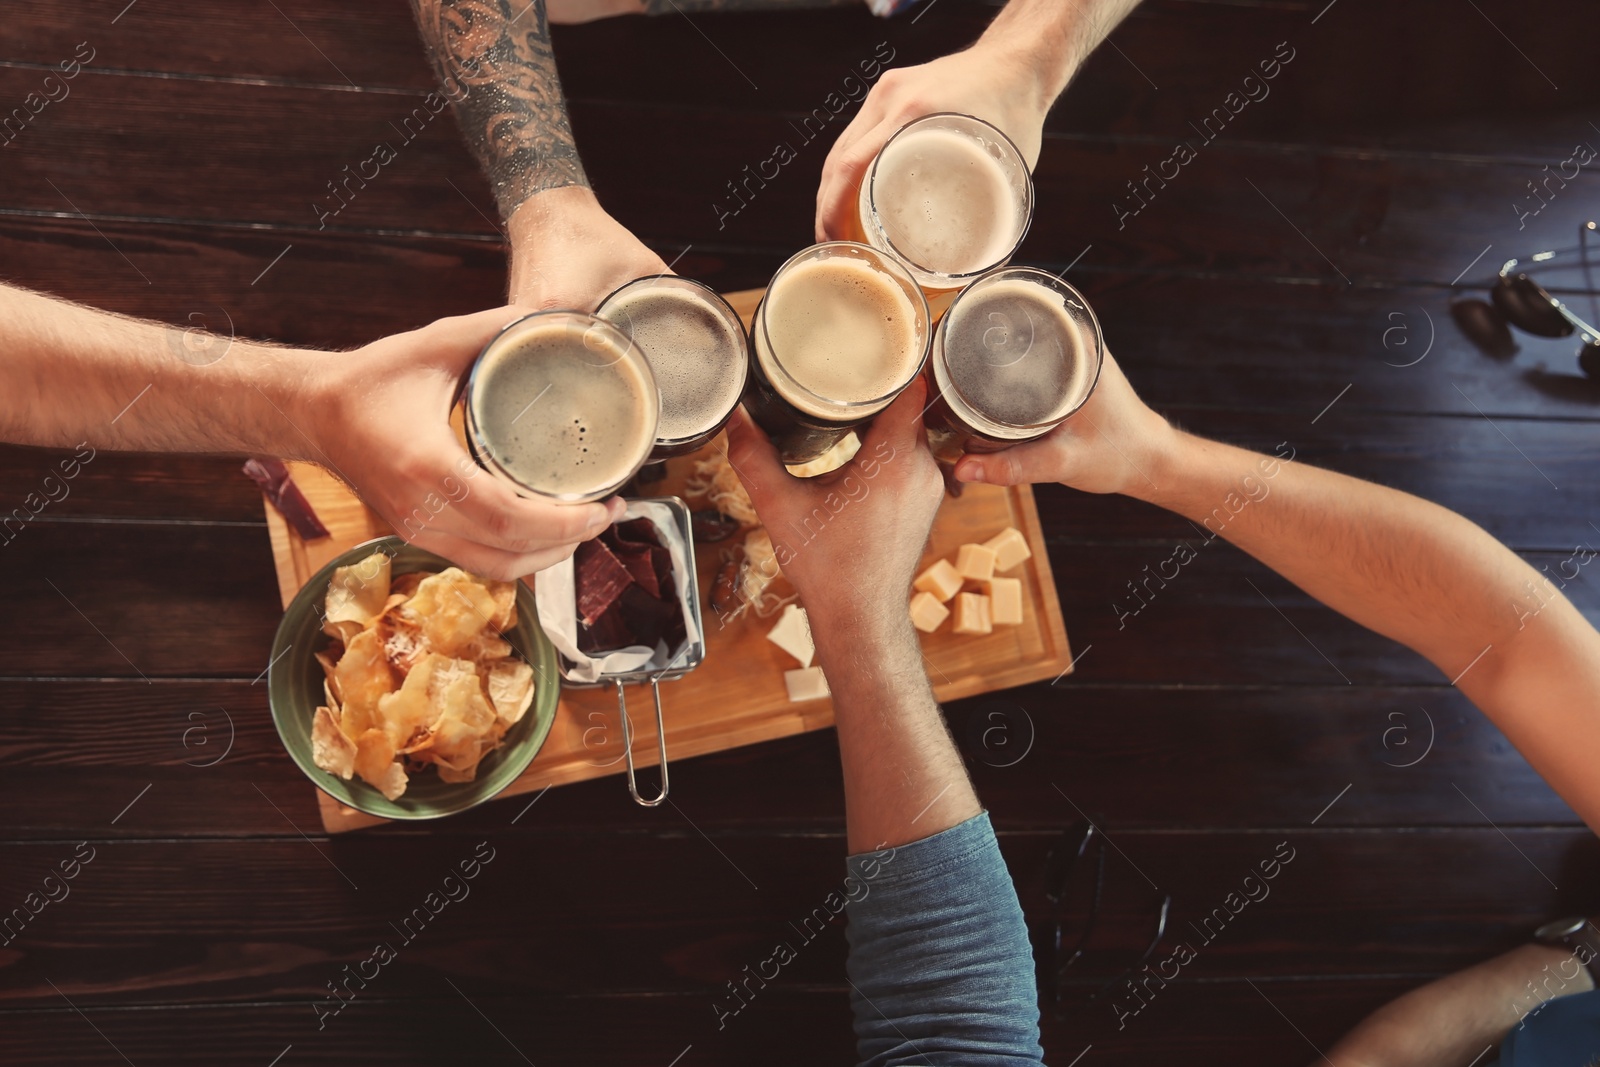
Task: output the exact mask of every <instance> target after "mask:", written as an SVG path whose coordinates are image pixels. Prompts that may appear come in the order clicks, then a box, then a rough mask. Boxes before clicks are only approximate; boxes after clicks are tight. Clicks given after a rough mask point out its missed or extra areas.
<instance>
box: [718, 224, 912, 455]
mask: <svg viewBox="0 0 1600 1067" xmlns="http://www.w3.org/2000/svg"><path fill="white" fill-rule="evenodd" d="M931 332H932V331H931V330H930V329H929V325H928V302H927V300H926V299H925V298H924V297H923V295H922V290H921V289H919V288H917V283H916V282H915V281H914V280H912V277H911V275H910V274H909V273H907V271H906V269H905V267H903V266H902V265H901V264H900V263H899V262H898V261H897V260H896V259H895V258H894V257H893V256H891V255H888V254H886V253H884V252H880V251H878V250H877V249H875V248H868V247H867V246H866V245H862V244H856V243H853V242H850V241H830V242H828V243H826V244H820V245H812V246H811V247H810V248H807V249H805V250H804V251H801V252H799V253H797V254H796V255H794V256H793V257H791V258H790V259H789V261H788V262H787V263H785V264H784V265H783V266H782V267H780V268H779V269H778V273H777V274H775V275H773V277H772V282H771V284H769V285H768V286H767V291H766V295H764V296H763V297H762V298H761V303H760V304H759V305H757V307H756V313H755V317H754V318H753V319H752V320H751V323H750V336H751V346H750V350H751V359H750V378H749V381H748V383H747V384H746V385H745V392H744V405H745V409H746V410H748V411H749V412H750V416H751V417H752V418H753V419H755V421H756V422H757V423H758V424H759V425H760V426H761V428H762V429H764V430H766V432H767V434H768V435H769V436H770V437H771V438H772V443H773V444H774V445H776V446H777V448H778V452H779V455H780V456H781V458H782V459H783V462H784V463H786V464H789V465H794V464H797V463H807V462H809V461H811V460H813V459H816V458H817V457H818V456H820V455H822V454H823V453H824V452H826V451H827V450H828V449H829V448H831V447H833V445H834V444H835V443H837V442H838V441H839V440H840V439H841V438H843V437H844V436H845V435H846V434H847V433H849V432H850V431H851V430H853V429H855V428H856V427H857V426H860V425H862V424H864V423H866V422H867V421H868V420H870V419H871V418H872V417H873V416H874V415H876V414H878V412H880V411H882V410H883V409H884V408H886V407H888V406H889V405H890V404H891V403H893V401H894V398H895V397H897V396H899V395H900V393H901V392H902V391H904V389H905V387H906V386H907V385H910V384H911V382H912V380H913V379H914V378H916V376H917V375H918V374H920V373H922V368H923V365H924V364H925V363H926V361H927V357H928V342H929V334H930V333H931Z"/></svg>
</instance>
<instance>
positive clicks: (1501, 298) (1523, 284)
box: [1491, 274, 1572, 337]
mask: <svg viewBox="0 0 1600 1067" xmlns="http://www.w3.org/2000/svg"><path fill="white" fill-rule="evenodd" d="M1491 295H1492V296H1493V297H1494V306H1495V307H1496V308H1498V309H1499V310H1500V314H1502V315H1504V316H1505V317H1506V320H1507V321H1508V322H1510V323H1512V324H1513V325H1515V326H1517V327H1519V328H1521V329H1524V330H1527V331H1528V332H1529V333H1531V334H1537V335H1538V336H1540V337H1566V336H1567V335H1569V334H1571V333H1572V323H1570V322H1568V321H1567V320H1566V319H1565V318H1564V317H1563V316H1562V314H1561V312H1559V311H1557V310H1556V308H1555V305H1554V302H1553V301H1551V299H1550V294H1549V293H1547V292H1545V291H1544V289H1542V288H1541V287H1540V286H1539V283H1538V282H1536V281H1534V280H1533V279H1532V278H1530V277H1528V276H1527V275H1526V274H1519V275H1517V276H1516V277H1514V278H1501V279H1500V280H1499V281H1497V282H1495V285H1494V291H1493V293H1492V294H1491Z"/></svg>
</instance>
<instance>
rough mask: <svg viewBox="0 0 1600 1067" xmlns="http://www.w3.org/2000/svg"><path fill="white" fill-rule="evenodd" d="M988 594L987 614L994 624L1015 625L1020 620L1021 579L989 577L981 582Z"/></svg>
mask: <svg viewBox="0 0 1600 1067" xmlns="http://www.w3.org/2000/svg"><path fill="white" fill-rule="evenodd" d="M983 591H984V592H985V593H988V594H989V615H990V618H991V620H992V621H993V622H994V624H995V625H996V626H1017V625H1019V624H1020V623H1021V622H1022V579H1021V578H990V579H989V580H988V581H987V582H984V583H983Z"/></svg>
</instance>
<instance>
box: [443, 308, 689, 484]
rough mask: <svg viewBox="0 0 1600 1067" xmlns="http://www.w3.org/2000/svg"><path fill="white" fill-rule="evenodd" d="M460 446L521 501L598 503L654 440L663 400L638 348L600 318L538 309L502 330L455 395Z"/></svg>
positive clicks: (640, 462) (626, 475)
mask: <svg viewBox="0 0 1600 1067" xmlns="http://www.w3.org/2000/svg"><path fill="white" fill-rule="evenodd" d="M462 406H463V408H464V415H463V423H464V425H465V430H466V439H467V445H468V448H469V449H470V450H471V452H472V455H473V457H474V458H475V459H476V460H477V461H478V463H479V464H480V465H481V466H482V467H483V468H484V469H485V470H487V471H489V472H490V473H491V474H493V475H495V476H496V477H499V478H502V479H504V480H505V481H507V482H509V483H510V484H511V485H512V486H514V487H515V488H516V489H517V490H518V491H519V492H520V493H521V494H522V495H523V496H534V497H545V498H548V499H551V500H556V501H560V502H562V503H569V504H581V503H587V502H589V501H592V500H602V499H604V498H605V497H608V496H611V495H612V494H613V493H615V492H617V491H618V490H619V489H621V488H622V486H623V485H624V484H625V483H626V482H627V481H628V479H629V478H631V477H633V475H634V474H635V473H636V472H637V471H638V470H639V468H640V467H641V466H642V465H643V464H644V461H645V459H646V458H648V457H649V455H650V449H651V448H652V447H654V445H655V441H656V423H657V421H658V419H659V418H660V414H661V397H660V394H659V393H658V392H657V390H656V382H655V377H654V375H653V374H652V373H651V370H650V363H649V361H648V360H647V359H646V358H645V355H644V352H643V351H642V350H641V349H640V348H639V346H638V345H636V344H634V343H633V342H632V341H631V340H629V339H628V336H627V335H626V334H624V333H623V332H622V331H621V330H619V329H617V328H616V327H615V326H613V325H611V323H609V322H607V321H605V320H604V319H600V318H596V317H595V316H593V315H585V314H583V313H581V312H576V311H541V312H537V313H535V314H532V315H526V316H524V317H523V318H520V319H518V320H517V321H516V322H514V323H512V324H511V325H510V326H507V327H506V328H505V329H504V330H502V331H500V333H499V334H498V335H496V336H495V338H494V339H493V340H491V341H490V342H489V343H488V344H487V345H485V346H484V349H483V351H482V352H481V353H480V354H479V356H478V360H477V362H476V363H474V364H473V365H472V370H471V372H470V373H469V374H468V375H467V380H466V385H465V387H464V391H463V404H462Z"/></svg>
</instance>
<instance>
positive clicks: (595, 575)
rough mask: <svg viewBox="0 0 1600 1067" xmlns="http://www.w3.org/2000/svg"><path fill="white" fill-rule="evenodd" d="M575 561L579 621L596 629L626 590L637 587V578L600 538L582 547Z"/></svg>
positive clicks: (586, 542) (574, 555)
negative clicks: (601, 618)
mask: <svg viewBox="0 0 1600 1067" xmlns="http://www.w3.org/2000/svg"><path fill="white" fill-rule="evenodd" d="M572 561H573V566H574V567H575V568H576V585H577V598H578V618H579V619H580V620H582V622H583V624H584V625H585V626H593V625H594V624H595V622H596V620H598V619H599V618H600V616H602V615H604V614H605V613H606V610H607V609H608V608H610V607H611V605H612V604H614V603H616V600H617V597H619V596H621V595H622V591H623V590H624V589H626V588H627V587H628V586H630V585H632V584H633V576H632V575H631V574H629V573H628V568H627V567H625V566H623V565H622V563H621V562H620V561H618V559H617V557H616V556H615V555H614V554H613V553H612V551H611V549H610V548H608V547H607V546H606V545H604V544H602V543H601V542H600V540H599V539H598V538H596V539H595V540H593V541H584V542H583V543H582V544H580V545H579V546H578V549H577V551H576V552H574V553H573V556H572Z"/></svg>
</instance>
